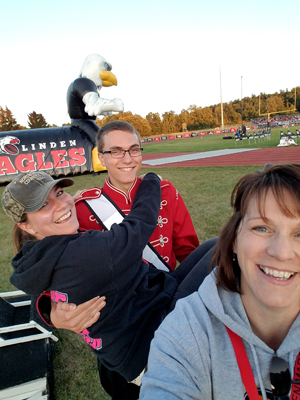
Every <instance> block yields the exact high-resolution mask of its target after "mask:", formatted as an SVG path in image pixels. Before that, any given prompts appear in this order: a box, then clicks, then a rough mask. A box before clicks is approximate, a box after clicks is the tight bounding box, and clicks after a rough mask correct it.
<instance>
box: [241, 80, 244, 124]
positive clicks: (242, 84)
mask: <svg viewBox="0 0 300 400" xmlns="http://www.w3.org/2000/svg"><path fill="white" fill-rule="evenodd" d="M241 107H242V124H243V113H244V112H243V111H244V110H243V77H242V76H241Z"/></svg>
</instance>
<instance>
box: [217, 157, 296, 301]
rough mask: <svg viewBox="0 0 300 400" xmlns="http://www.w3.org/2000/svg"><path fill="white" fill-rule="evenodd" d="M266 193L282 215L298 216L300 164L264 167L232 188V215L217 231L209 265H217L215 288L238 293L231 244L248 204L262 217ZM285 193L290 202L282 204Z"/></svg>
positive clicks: (236, 266) (236, 268) (237, 276)
mask: <svg viewBox="0 0 300 400" xmlns="http://www.w3.org/2000/svg"><path fill="white" fill-rule="evenodd" d="M268 190H272V193H273V195H274V197H275V199H276V201H277V203H278V206H279V208H280V210H281V211H282V213H283V214H284V215H286V216H288V217H295V214H296V215H300V164H281V165H280V164H278V165H272V164H266V165H265V167H264V168H263V169H262V170H259V171H256V172H251V173H249V174H247V175H245V176H243V177H242V178H241V179H240V180H239V181H238V182H237V184H236V185H235V187H234V189H233V191H232V194H231V206H232V207H233V215H232V217H231V218H230V219H229V221H228V222H227V223H226V224H225V226H224V227H223V229H222V230H221V233H220V235H219V239H218V242H217V246H216V251H215V253H214V258H213V265H218V269H217V285H220V286H222V287H223V288H224V289H226V290H229V291H232V292H238V293H240V288H239V278H240V267H239V265H238V260H235V261H233V259H234V254H233V250H232V249H233V245H234V242H235V239H236V236H237V233H238V232H237V231H238V228H239V226H240V223H241V221H242V220H243V218H244V217H245V214H246V211H247V208H248V205H249V203H250V201H257V202H258V210H259V212H260V215H261V217H262V218H263V219H265V218H266V217H265V209H264V205H265V199H266V195H267V193H268ZM287 194H288V196H289V197H290V199H291V200H292V203H291V202H290V201H288V202H287V201H286V195H287ZM235 258H236V257H235Z"/></svg>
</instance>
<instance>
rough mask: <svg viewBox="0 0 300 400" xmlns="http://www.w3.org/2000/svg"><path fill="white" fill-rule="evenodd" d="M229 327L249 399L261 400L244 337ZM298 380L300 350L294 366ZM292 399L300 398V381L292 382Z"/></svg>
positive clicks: (299, 377)
mask: <svg viewBox="0 0 300 400" xmlns="http://www.w3.org/2000/svg"><path fill="white" fill-rule="evenodd" d="M225 328H226V329H227V332H228V335H229V337H230V340H231V343H232V346H233V349H234V352H235V356H236V359H237V363H238V366H239V369H240V373H241V377H242V381H243V383H244V386H245V388H246V392H247V393H248V396H249V399H250V400H260V397H259V395H258V391H257V387H256V384H255V380H254V376H253V372H252V369H251V365H250V362H249V359H248V356H247V353H246V350H245V347H244V344H243V341H242V339H241V338H240V336H238V335H237V334H236V333H234V332H232V330H231V329H229V328H228V327H227V326H225ZM296 380H297V381H298V382H299V380H300V352H299V353H298V355H297V358H296V362H295V368H294V379H293V381H296ZM290 399H292V400H300V384H298V383H292V390H291V395H290Z"/></svg>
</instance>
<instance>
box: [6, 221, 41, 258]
mask: <svg viewBox="0 0 300 400" xmlns="http://www.w3.org/2000/svg"><path fill="white" fill-rule="evenodd" d="M20 222H26V214H23V215H22V218H21V221H20ZM35 240H37V239H36V238H35V237H34V236H32V235H30V233H27V232H25V231H23V229H21V228H19V226H18V224H14V227H13V230H12V243H13V248H14V252H15V254H17V253H18V252H19V251H20V250H21V248H22V247H23V245H24V244H25V243H27V242H33V241H35Z"/></svg>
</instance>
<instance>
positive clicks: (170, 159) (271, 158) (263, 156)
mask: <svg viewBox="0 0 300 400" xmlns="http://www.w3.org/2000/svg"><path fill="white" fill-rule="evenodd" d="M221 152H226V151H225V150H224V151H221ZM228 152H229V154H223V155H219V153H218V152H199V153H163V154H143V166H145V167H148V166H149V167H150V166H151V168H152V167H204V166H209V167H213V166H226V165H227V166H228V165H262V164H266V163H268V162H271V163H284V162H295V163H300V147H298V146H297V147H296V146H294V147H273V148H269V149H236V150H235V149H232V150H230V151H228ZM184 156H186V157H187V158H195V159H192V160H185V159H184V158H185V157H184ZM198 157H199V158H198ZM151 160H152V161H151ZM153 163H155V165H154V164H153Z"/></svg>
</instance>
